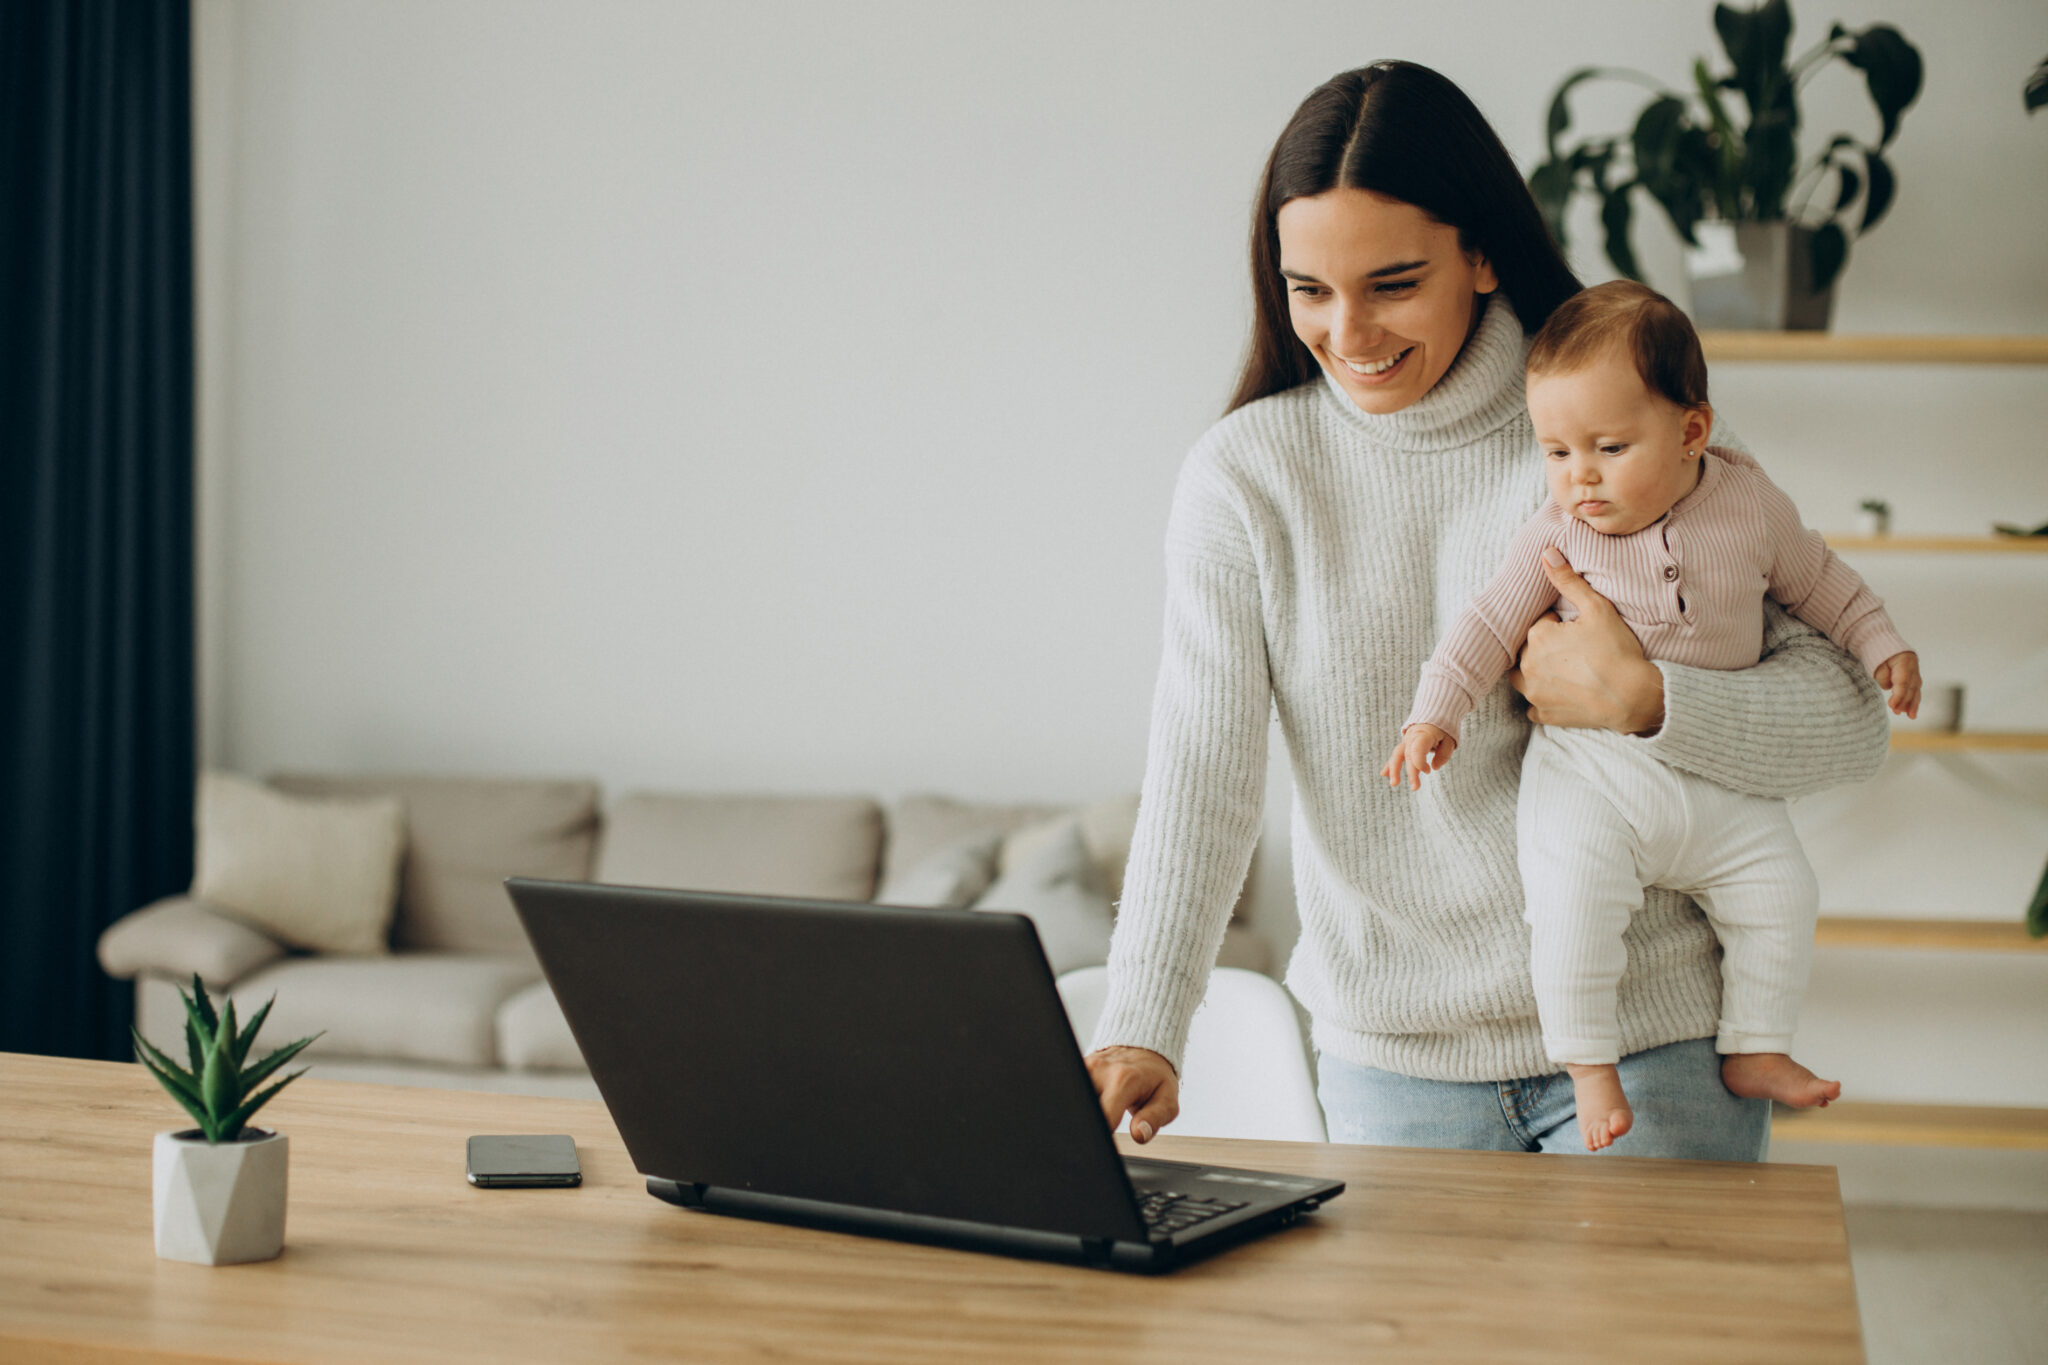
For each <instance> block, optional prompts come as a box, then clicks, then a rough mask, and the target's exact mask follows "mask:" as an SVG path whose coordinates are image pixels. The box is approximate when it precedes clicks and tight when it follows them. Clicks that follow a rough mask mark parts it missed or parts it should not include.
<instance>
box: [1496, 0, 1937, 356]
mask: <svg viewBox="0 0 2048 1365" xmlns="http://www.w3.org/2000/svg"><path fill="white" fill-rule="evenodd" d="M1714 31H1715V33H1716V34H1718V35H1719V37H1720V39H1721V47H1722V49H1723V51H1724V53H1725V55H1726V56H1727V59H1728V63H1729V67H1730V69H1729V70H1727V71H1724V72H1720V73H1718V74H1717V73H1716V72H1714V71H1712V70H1710V69H1709V68H1708V66H1707V62H1706V59H1705V58H1697V59H1695V60H1694V62H1693V69H1692V81H1691V88H1690V89H1689V90H1677V89H1673V88H1671V87H1669V86H1667V85H1665V84H1664V83H1663V82H1661V81H1659V80H1657V79H1656V78H1655V77H1652V76H1647V75H1644V74H1643V73H1641V72H1637V71H1629V70H1624V69H1619V68H1610V67H1583V68H1581V69H1579V70H1577V71H1574V72H1572V73H1571V74H1570V75H1568V76H1566V77H1565V79H1564V83H1563V84H1562V85H1560V86H1559V87H1558V88H1557V92H1556V94H1555V95H1553V96H1552V97H1551V101H1550V115H1549V121H1548V123H1547V125H1546V137H1545V145H1546V148H1547V155H1546V158H1545V160H1544V161H1543V163H1542V164H1541V165H1539V166H1537V167H1536V169H1535V170H1534V171H1532V172H1531V173H1530V175H1529V188H1530V190H1531V191H1532V192H1533V193H1534V194H1535V196H1536V202H1537V204H1538V205H1539V206H1541V208H1542V210H1543V213H1544V216H1545V218H1546V219H1547V220H1548V221H1549V223H1550V230H1551V232H1552V233H1554V234H1555V235H1556V237H1557V239H1558V241H1559V242H1560V243H1563V242H1564V240H1565V215H1566V210H1567V208H1568V207H1569V206H1570V204H1571V201H1572V199H1573V197H1574V196H1575V195H1578V194H1580V193H1591V194H1592V195H1594V196H1595V197H1596V198H1598V199H1599V201H1600V221H1601V225H1602V227H1603V228H1604V230H1605V233H1606V247H1607V258H1608V259H1609V260H1610V261H1612V262H1613V263H1614V268H1615V269H1616V270H1619V271H1620V272H1621V273H1622V274H1624V275H1627V276H1628V277H1629V278H1631V279H1641V278H1642V270H1641V269H1640V267H1639V266H1638V265H1637V263H1636V254H1635V248H1634V245H1633V243H1632V242H1631V240H1630V232H1631V228H1632V225H1633V220H1634V212H1635V196H1636V194H1637V192H1638V191H1640V192H1642V193H1643V194H1645V195H1647V196H1648V197H1649V198H1650V199H1651V200H1653V201H1654V202H1655V203H1656V204H1657V205H1658V207H1660V208H1662V209H1663V210H1664V213H1665V216H1666V217H1668V218H1669V219H1670V220H1671V226H1672V227H1674V228H1675V229H1677V231H1678V235H1679V237H1681V238H1682V239H1684V242H1685V245H1686V248H1687V251H1686V273H1687V275H1688V277H1689V280H1690V282H1691V285H1692V304H1693V308H1692V312H1693V320H1694V321H1695V322H1696V323H1698V324H1699V325H1700V326H1702V327H1727V328H1739V329H1746V330H1770V331H1775V330H1779V329H1783V328H1792V329H1816V330H1824V329H1825V328H1826V327H1827V325H1828V315H1829V311H1830V308H1831V305H1832V301H1833V286H1834V283H1835V280H1836V278H1837V276H1839V275H1840V273H1841V270H1842V266H1843V265H1844V263H1846V262H1847V260H1848V258H1849V242H1850V236H1851V230H1852V229H1851V227H1850V224H1852V223H1853V232H1854V235H1855V236H1858V237H1861V236H1862V235H1863V234H1865V233H1867V232H1869V231H1870V230H1871V229H1872V228H1874V227H1876V226H1877V224H1878V223H1879V221H1880V220H1882V219H1883V218H1884V216H1885V213H1886V212H1887V211H1888V210H1889V209H1890V208H1891V205H1892V200H1893V196H1894V194H1895V193H1896V191H1897V188H1898V177H1897V175H1896V174H1895V173H1894V171H1893V169H1892V164H1891V161H1890V159H1889V158H1888V157H1887V156H1886V152H1887V151H1888V150H1889V149H1890V147H1891V144H1892V140H1893V139H1894V138H1895V137H1897V136H1898V132H1899V118H1900V116H1901V115H1902V114H1903V113H1904V112H1905V111H1906V108H1907V107H1908V106H1909V105H1911V104H1912V103H1913V101H1914V100H1915V99H1917V98H1918V97H1919V94H1920V84H1921V77H1922V64H1921V61H1920V53H1919V50H1918V49H1917V48H1915V47H1914V46H1913V45H1912V44H1911V43H1909V42H1907V41H1906V40H1905V38H1904V37H1902V36H1901V35H1900V33H1899V31H1898V30H1897V29H1895V28H1893V27H1892V26H1891V25H1889V24H1872V25H1871V26H1870V27H1868V28H1865V29H1863V30H1861V31H1852V30H1850V29H1846V28H1844V27H1843V26H1842V25H1840V24H1834V25H1831V26H1830V27H1829V29H1828V34H1827V37H1826V38H1825V39H1823V40H1822V41H1821V42H1819V43H1817V44H1815V45H1814V46H1813V47H1811V48H1809V49H1807V50H1806V51H1805V52H1803V53H1801V54H1800V55H1799V56H1798V57H1796V58H1792V59H1790V60H1788V59H1787V55H1786V54H1787V52H1788V51H1789V47H1790V43H1791V39H1792V10H1791V8H1790V6H1789V5H1788V4H1787V3H1786V0H1766V3H1764V4H1761V5H1758V6H1757V7H1755V8H1754V9H1737V8H1735V7H1734V6H1731V5H1725V4H1719V5H1715V6H1714ZM1837 61H1840V62H1844V63H1846V64H1848V65H1849V66H1851V67H1854V68H1856V69H1857V70H1860V71H1861V72H1862V73H1863V79H1864V83H1865V85H1866V86H1867V88H1868V89H1869V91H1870V99H1871V103H1872V104H1874V105H1876V106H1877V117H1878V136H1877V138H1876V140H1875V141H1871V140H1868V139H1865V138H1858V137H1854V136H1851V135H1850V134H1847V133H1839V134H1836V135H1835V136H1834V137H1832V138H1830V139H1829V140H1828V142H1827V144H1826V145H1825V146H1824V147H1822V148H1821V150H1820V151H1819V152H1817V153H1815V154H1814V155H1812V156H1810V157H1807V158H1805V159H1803V160H1802V158H1801V156H1800V152H1799V135H1800V114H1799V93H1800V91H1801V90H1803V89H1804V88H1805V87H1806V85H1807V83H1808V82H1810V81H1811V80H1813V79H1814V77H1816V76H1817V75H1819V74H1820V72H1821V71H1823V70H1825V69H1826V68H1827V67H1828V66H1829V65H1830V64H1832V63H1834V62H1837ZM1602 78H1608V79H1616V80H1624V81H1632V82H1636V83H1639V84H1641V85H1644V86H1646V87H1648V89H1649V90H1650V92H1651V97H1650V102H1649V103H1648V104H1646V105H1645V106H1644V107H1643V109H1642V112H1641V113H1639V114H1638V115H1637V116H1636V121H1635V125H1634V127H1633V128H1631V129H1630V130H1629V131H1628V132H1627V133H1625V134H1616V135H1611V136H1592V137H1587V138H1584V139H1581V140H1580V141H1579V142H1577V143H1574V144H1572V145H1569V146H1568V145H1566V144H1565V142H1564V137H1565V134H1566V133H1567V132H1569V131H1570V129H1571V122H1572V120H1571V109H1570V106H1569V103H1568V98H1569V96H1570V95H1571V93H1572V91H1574V90H1575V89H1577V88H1578V87H1579V86H1580V85H1582V84H1583V83H1585V82H1587V81H1590V80H1594V79H1602Z"/></svg>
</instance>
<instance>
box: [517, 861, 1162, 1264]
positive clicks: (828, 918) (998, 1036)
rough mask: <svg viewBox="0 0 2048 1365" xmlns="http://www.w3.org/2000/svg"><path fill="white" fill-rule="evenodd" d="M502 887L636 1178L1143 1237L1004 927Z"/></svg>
mask: <svg viewBox="0 0 2048 1365" xmlns="http://www.w3.org/2000/svg"><path fill="white" fill-rule="evenodd" d="M506 885H507V887H508V888H509V890H510V891H511V893H512V898H513V901H514V903H515V905H516V906H517V908H518V910H519V915H520V918H521V920H522V921H523V922H524V924H525V926H526V932H527V935H528V937H530V938H531V939H532V940H533V946H534V949H535V951H536V953H537V954H538V955H539V957H540V962H541V966H542V968H543V970H545V971H546V973H547V978H548V984H549V985H550V986H552V987H553V988H554V992H555V996H556V998H557V999H558V1000H560V1001H561V1005H562V1012H563V1014H564V1015H565V1016H567V1018H568V1022H569V1028H570V1030H571V1032H573V1033H574V1034H575V1036H576V1043H577V1046H578V1047H580V1048H581V1049H582V1051H583V1056H584V1059H585V1060H586V1061H587V1062H589V1064H590V1071H591V1075H592V1076H593V1077H594V1078H595V1080H596V1081H597V1085H598V1089H599V1090H600V1091H601V1092H602V1093H603V1095H604V1099H605V1103H606V1105H607V1106H608V1107H609V1108H610V1110H611V1113H612V1118H613V1120H614V1121H615V1122H616V1123H617V1124H618V1126H619V1133H620V1135H621V1136H622V1137H623V1138H624V1139H625V1142H626V1148H627V1150H628V1151H629V1152H631V1153H632V1156H633V1162H634V1165H635V1166H636V1167H638V1168H639V1170H640V1172H641V1173H642V1174H643V1175H648V1176H653V1177H657V1178H660V1179H666V1180H674V1181H677V1182H680V1183H684V1184H690V1183H701V1184H705V1185H712V1186H723V1187H727V1188H732V1189H741V1190H750V1191H754V1192H757V1193H762V1194H774V1195H782V1196H788V1197H794V1198H801V1199H815V1200H823V1201H826V1202H829V1203H835V1204H850V1205H856V1206H861V1207H867V1208H881V1209H889V1210H894V1211H897V1212H903V1213H916V1214H924V1215H928V1216H931V1217H939V1218H959V1219H966V1220H970V1221H974V1222H983V1223H994V1224H999V1225H1003V1226H1008V1227H1020V1228H1038V1229H1045V1230H1048V1231H1057V1232H1065V1233H1070V1234H1077V1235H1081V1236H1088V1237H1108V1238H1123V1239H1138V1240H1142V1239H1143V1238H1144V1235H1145V1234H1144V1230H1143V1225H1142V1224H1141V1223H1140V1221H1139V1219H1138V1215H1137V1211H1136V1208H1135V1205H1134V1201H1133V1197H1132V1194H1131V1188H1130V1183H1129V1180H1128V1178H1127V1177H1126V1175H1125V1174H1124V1168H1123V1163H1122V1159H1121V1157H1120V1156H1119V1155H1118V1154H1117V1151H1116V1147H1115V1143H1114V1142H1113V1141H1112V1139H1111V1137H1110V1132H1109V1128H1108V1125H1106V1124H1105V1123H1104V1122H1103V1121H1102V1116H1101V1111H1100V1109H1099V1107H1098V1106H1097V1103H1096V1100H1095V1092H1094V1089H1093V1087H1092V1086H1091V1085H1090V1083H1089V1080H1088V1075H1087V1071H1086V1069H1085V1068H1084V1067H1083V1066H1082V1064H1081V1060H1080V1055H1079V1050H1078V1048H1077V1047H1076V1045H1075V1041H1074V1035H1073V1031H1072V1029H1071V1028H1070V1027H1069V1025H1068V1023H1067V1017H1066V1013H1065V1011H1064V1010H1063V1009H1062V1007H1061V1005H1060V999H1059V992H1058V989H1057V988H1056V987H1055V986H1054V984H1053V978H1052V973H1051V969H1050V968H1049V967H1048V966H1047V964H1046V960H1045V954H1044V952H1043V950H1042V949H1041V948H1040V946H1039V943H1038V937H1037V933H1036V931H1035V930H1034V929H1033V927H1032V925H1031V922H1030V921H1029V920H1027V919H1025V918H1023V917H1022V916H1019V915H1007V914H988V913H977V912H968V911H959V910H907V909H895V908H890V907H882V906H871V905H859V904H851V903H841V902H832V901H803V900H788V899H779V898H766V897H755V896H728V895H714V894H709V893H699V892H688V891H656V890H646V889H639V888H630V887H614V886H593V885H583V884H578V883H565V882H542V881H532V880H527V879H523V878H515V879H513V880H512V881H510V882H508V883H506Z"/></svg>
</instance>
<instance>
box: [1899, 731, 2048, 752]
mask: <svg viewBox="0 0 2048 1365" xmlns="http://www.w3.org/2000/svg"><path fill="white" fill-rule="evenodd" d="M1892 750H1893V752H1895V753H1904V754H1954V753H1964V752H1970V751H1977V752H1983V751H1990V752H1995V753H2009V754H2026V753H2036V754H2039V753H2048V732H2043V731H2024V732H2000V731H1996V730H1899V729H1895V730H1893V731H1892Z"/></svg>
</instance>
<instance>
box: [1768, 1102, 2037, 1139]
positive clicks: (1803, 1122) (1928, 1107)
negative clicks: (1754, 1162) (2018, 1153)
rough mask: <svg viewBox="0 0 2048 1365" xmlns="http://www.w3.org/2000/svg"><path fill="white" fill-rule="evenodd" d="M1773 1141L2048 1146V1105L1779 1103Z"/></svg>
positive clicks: (1773, 1116) (1773, 1118)
mask: <svg viewBox="0 0 2048 1365" xmlns="http://www.w3.org/2000/svg"><path fill="white" fill-rule="evenodd" d="M1771 1142H1772V1144H1773V1145H1776V1144H1778V1143H1787V1144H1791V1143H1799V1142H1841V1143H1852V1144H1855V1145H1857V1146H1883V1147H2001V1148H2005V1149H2008V1150H2025V1151H2048V1109H2016V1108H2009V1107H2006V1106H2004V1105H1999V1106H1990V1105H1968V1104H1874V1103H1870V1102H1868V1101H1849V1100H1838V1101H1836V1102H1835V1103H1833V1104H1831V1105H1829V1106H1828V1107H1827V1108H1825V1109H1786V1108H1784V1107H1782V1106H1776V1107H1774V1108H1773V1109H1772V1111H1771Z"/></svg>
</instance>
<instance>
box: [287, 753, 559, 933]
mask: <svg viewBox="0 0 2048 1365" xmlns="http://www.w3.org/2000/svg"><path fill="white" fill-rule="evenodd" d="M272 781H273V785H275V786H277V787H279V788H281V789H283V790H285V791H293V792H304V793H308V794H313V795H378V796H396V797H398V798H399V799H400V800H401V801H403V802H404V803H405V816H406V825H407V832H408V848H407V852H406V858H405V872H404V876H403V879H402V881H401V883H400V887H399V896H398V917H397V921H396V923H395V924H394V925H393V926H392V932H391V942H392V944H393V946H394V947H398V948H416V949H417V948H423V949H439V950H446V951H455V952H472V953H518V954H521V955H523V956H526V957H528V958H531V957H532V955H533V950H532V947H531V946H530V945H529V944H528V943H527V941H526V932H525V930H523V929H521V928H520V927H519V917H518V916H517V915H516V914H515V913H513V910H512V902H511V901H510V900H509V899H508V898H507V897H506V895H505V888H504V886H503V882H504V880H505V878H507V877H515V876H516V877H547V878H552V879H554V880H557V881H584V880H587V879H588V878H589V876H590V852H591V845H592V842H593V840H594V839H595V837H596V831H597V784H596V783H594V782H555V781H544V780H539V781H537V780H527V779H512V778H448V777H322V776H313V775H310V774H297V773H294V774H286V775H283V776H280V777H277V778H274V779H272Z"/></svg>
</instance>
